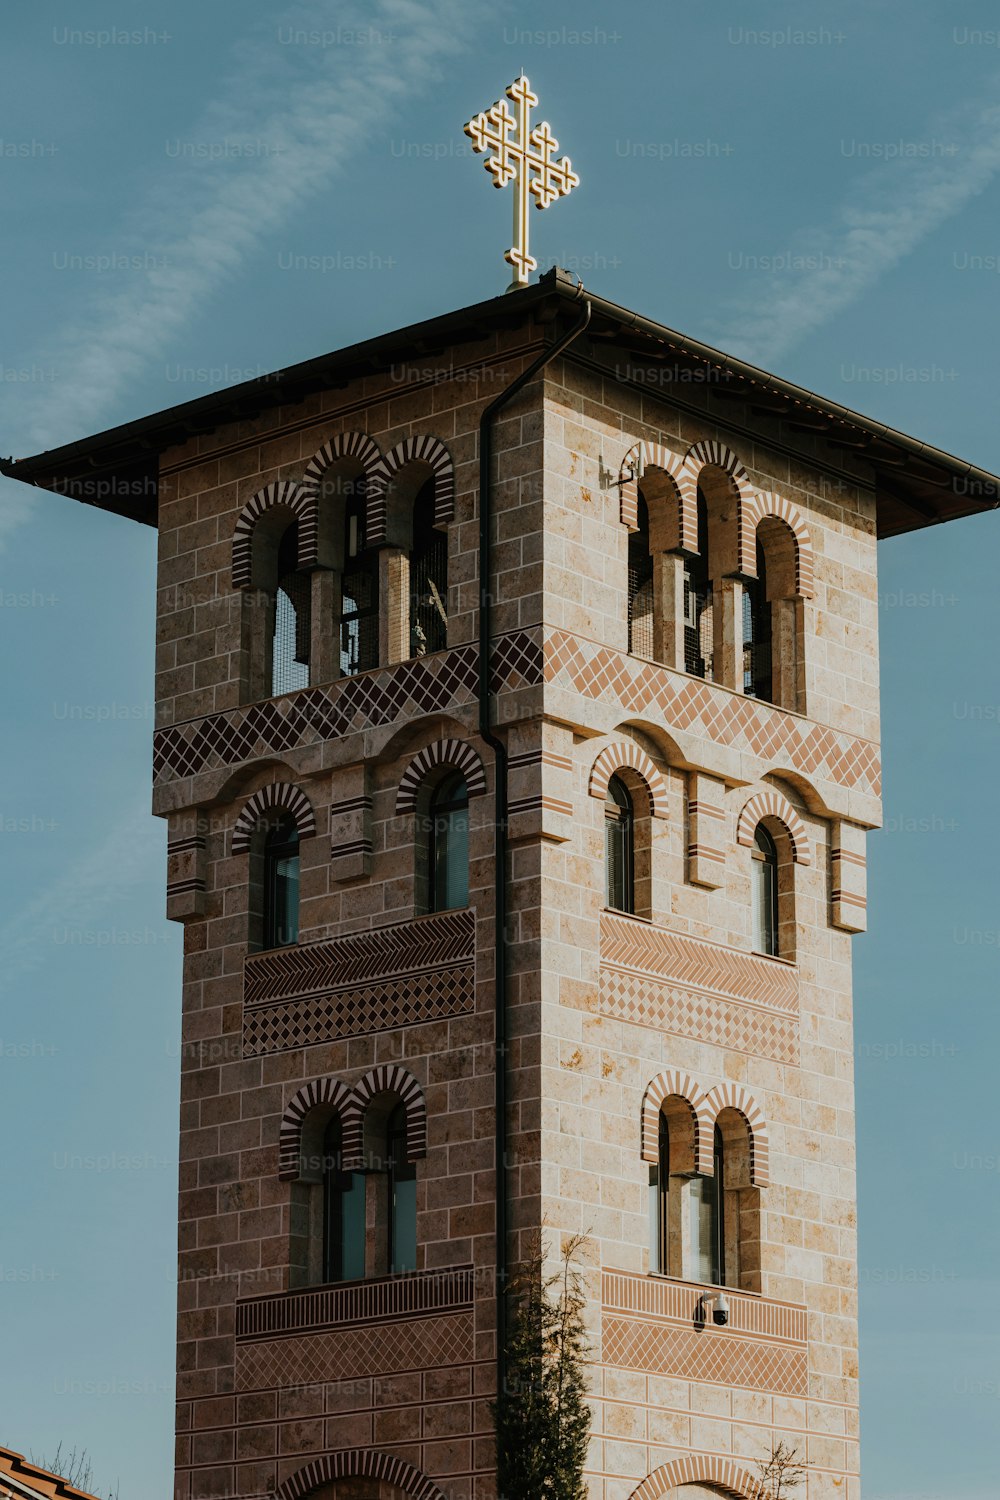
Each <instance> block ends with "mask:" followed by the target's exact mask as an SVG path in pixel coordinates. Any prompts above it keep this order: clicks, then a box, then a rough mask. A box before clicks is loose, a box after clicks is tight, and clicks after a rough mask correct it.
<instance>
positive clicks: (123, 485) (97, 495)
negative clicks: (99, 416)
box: [0, 269, 1000, 537]
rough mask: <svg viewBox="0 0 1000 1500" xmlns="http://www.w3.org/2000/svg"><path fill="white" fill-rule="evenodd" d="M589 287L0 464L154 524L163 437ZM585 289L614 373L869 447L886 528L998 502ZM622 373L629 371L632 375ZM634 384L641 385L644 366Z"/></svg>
mask: <svg viewBox="0 0 1000 1500" xmlns="http://www.w3.org/2000/svg"><path fill="white" fill-rule="evenodd" d="M580 295H581V289H580V287H579V286H578V284H577V283H576V282H575V281H574V280H573V278H572V277H571V276H569V275H568V274H567V273H566V272H565V271H560V270H558V269H553V270H552V271H549V272H547V273H546V274H545V275H544V276H542V277H541V278H540V280H539V281H538V282H537V283H535V284H534V285H532V286H528V287H525V288H523V289H522V290H518V291H513V292H507V293H505V294H504V295H502V296H499V297H494V298H491V299H490V300H489V301H487V302H480V303H477V304H476V305H474V306H472V307H464V308H460V309H458V310H457V311H454V312H450V313H444V314H442V315H440V316H439V317H436V318H430V319H428V320H427V321H425V322H423V323H414V324H411V325H410V326H408V327H406V328H400V329H396V330H394V331H393V332H391V333H384V334H380V335H379V336H378V337H377V338H372V339H366V340H364V342H362V343H360V344H351V345H348V346H347V347H346V348H344V349H336V350H333V351H332V352H331V353H329V354H322V355H319V356H318V357H317V358H315V359H310V360H305V361H304V362H302V363H301V364H297V365H292V366H290V367H288V368H287V369H282V370H277V371H274V372H273V373H272V374H269V375H262V376H258V377H257V378H256V379H253V380H248V381H245V382H243V383H242V384H240V385H235V386H229V387H227V388H226V389H224V390H220V391H213V392H211V393H209V394H208V395H205V396H199V397H198V398H197V399H196V400H193V401H185V402H183V403H182V404H181V405H179V406H172V407H168V408H166V409H165V410H164V411H159V412H154V413H152V414H151V415H150V416H146V417H140V418H138V419H137V420H136V421H133V422H126V423H124V424H122V425H121V426H119V427H112V428H109V429H108V430H107V431H106V432H99V433H95V434H94V435H93V436H92V437H86V438H81V439H79V440H77V441H76V442H73V443H66V444H64V445H63V446H62V447H59V448H51V449H48V450H47V451H45V452H43V453H38V454H35V455H34V456H33V457H30V458H21V459H0V473H3V474H5V475H7V476H8V477H9V478H12V479H20V480H23V481H24V482H25V483H26V484H33V485H37V486H40V487H41V488H43V489H48V490H52V491H53V492H54V493H56V494H61V495H67V496H69V497H71V498H76V499H80V500H83V501H85V502H86V503H88V504H92V505H97V506H98V507H99V508H100V509H102V510H108V511H112V512H114V513H116V514H119V515H124V516H129V517H131V518H132V519H133V520H138V521H142V522H144V523H146V524H147V525H152V526H155V525H156V518H157V503H156V482H157V473H158V458H159V455H160V454H161V453H162V452H163V451H164V450H166V449H168V448H171V447H174V446H175V445H177V444H178V443H182V442H185V441H187V440H188V439H189V438H191V437H194V436H197V435H200V434H205V433H208V432H211V431H212V430H213V429H214V428H217V427H220V426H222V425H224V424H226V423H230V422H236V421H241V420H246V419H247V418H253V417H256V416H259V415H260V413H261V412H262V411H265V410H268V409H273V408H274V407H278V406H291V405H294V404H295V403H296V402H299V401H302V400H303V399H304V398H306V397H307V396H309V395H312V394H314V393H315V392H317V391H321V390H329V389H330V388H331V387H337V386H344V385H347V384H348V383H349V382H350V381H351V380H355V379H358V378H360V377H363V376H371V375H374V374H378V373H379V372H380V371H384V370H387V369H389V368H390V367H391V366H393V365H395V364H398V363H399V362H400V361H401V360H404V359H407V358H409V359H412V358H413V356H414V355H416V356H418V357H421V358H424V359H429V358H434V357H436V356H438V355H440V354H442V353H443V352H444V351H445V350H446V349H449V348H454V347H456V346H458V345H461V344H463V343H475V342H478V341H480V340H482V339H483V338H484V337H487V336H488V335H490V334H491V333H494V332H497V331H500V330H505V329H510V328H513V327H516V326H517V325H518V324H521V323H524V322H526V321H527V320H528V319H529V318H532V317H533V318H535V319H537V320H538V321H541V322H546V321H550V322H551V321H555V320H556V319H557V318H558V317H559V315H560V314H561V313H562V312H565V311H569V310H570V305H571V304H573V303H576V302H578V301H579V298H580ZM586 295H587V296H588V298H589V299H590V302H591V306H592V309H593V312H592V318H591V324H590V328H589V330H588V335H587V338H586V339H582V340H580V342H579V344H578V345H577V346H576V347H575V348H574V350H573V351H572V353H571V355H570V356H569V357H570V358H572V359H574V360H583V361H584V362H586V363H588V364H590V365H592V367H593V368H595V369H599V370H602V371H604V373H609V371H608V366H607V363H606V361H605V362H604V363H602V362H601V360H602V355H606V353H607V352H608V351H609V350H610V351H618V352H620V353H623V354H625V355H626V356H627V357H628V358H629V359H632V360H635V361H637V362H638V364H639V365H640V366H641V367H642V368H644V369H646V370H649V371H654V372H655V371H656V370H657V369H659V370H660V371H661V372H663V371H665V372H666V374H667V379H666V380H664V381H663V387H664V388H666V387H667V386H669V396H668V398H667V399H669V401H670V402H671V403H672V404H674V405H680V406H682V407H683V406H685V405H686V406H687V407H688V408H689V410H690V411H691V412H692V413H693V414H695V415H698V416H701V417H709V418H710V419H711V420H714V421H716V422H718V423H719V424H720V425H722V426H724V427H727V428H729V429H730V430H732V431H734V432H739V433H741V434H742V435H744V436H749V437H751V438H753V439H755V440H757V441H761V442H764V443H766V444H767V445H768V446H770V447H772V448H776V449H778V450H784V451H785V452H786V453H788V454H789V455H790V456H792V457H794V458H796V459H799V460H804V461H805V462H807V463H810V464H812V465H813V466H814V467H818V468H822V467H823V460H822V449H817V448H810V449H809V450H808V452H807V451H805V449H804V447H803V438H812V439H818V440H820V442H821V443H822V444H824V445H826V446H827V447H828V448H829V450H830V456H829V467H830V469H831V472H839V471H838V469H837V467H836V465H837V462H838V460H840V458H841V455H842V454H844V453H845V452H846V453H849V454H851V455H853V456H854V457H855V458H857V459H860V460H861V461H862V462H863V463H864V464H865V465H867V466H869V468H870V470H871V475H872V481H873V484H874V489H875V495H876V506H877V524H878V535H879V536H880V537H888V536H896V535H898V534H900V533H902V532H907V531H915V530H918V529H920V528H921V527H924V526H932V525H936V524H937V523H939V522H941V521H952V520H957V519H959V518H960V517H962V516H968V515H978V514H979V513H980V512H982V511H985V510H993V509H996V508H997V506H998V505H1000V478H998V477H997V476H996V475H994V474H990V473H989V472H987V471H986V470H985V469H980V468H978V467H977V466H976V465H975V464H970V463H967V462H966V461H964V460H963V459H960V458H956V457H955V456H954V455H953V454H950V453H946V452H944V451H943V450H942V449H940V448H934V447H932V446H931V445H930V444H928V443H922V442H920V441H919V439H917V438H913V437H909V436H907V434H906V433H903V432H899V431H897V430H896V429H894V428H892V427H888V426H886V424H885V423H884V422H877V421H874V420H873V419H872V418H871V417H866V416H864V415H862V414H861V413H859V412H856V411H852V410H850V409H849V408H848V407H845V406H841V405H840V404H839V402H836V401H830V400H828V399H827V398H826V397H824V396H819V395H816V394H815V392H813V391H808V390H806V389H805V388H804V387H802V386H798V385H794V384H793V383H792V382H791V381H788V380H782V379H781V378H780V376H777V375H772V374H770V373H768V371H766V370H762V369H759V368H758V367H757V366H755V365H750V364H747V363H746V361H744V360H741V359H737V358H735V357H734V356H732V355H729V354H725V353H723V352H722V351H721V350H719V349H713V348H712V347H711V346H710V345H708V344H703V343H700V342H699V341H698V340H697V339H692V338H688V337H687V336H686V335H685V334H682V333H678V332H677V331H676V330H675V329H672V328H667V327H666V326H665V325H664V324H662V323H657V322H655V321H654V320H653V319H652V318H646V317H643V316H642V315H641V314H640V313H636V312H632V311H630V310H629V309H628V308H625V307H620V306H619V305H618V304H617V303H614V302H609V301H607V300H606V299H605V298H603V297H599V296H597V295H596V294H595V293H593V292H590V291H588V292H587V294H586ZM616 378H619V379H624V381H625V383H629V377H628V375H626V376H624V377H623V376H622V375H621V374H617V375H616ZM632 383H635V384H642V382H641V381H640V380H639V379H638V378H636V379H635V380H634V381H633V382H632ZM685 385H687V387H688V388H689V389H690V388H691V387H692V386H694V387H701V388H707V389H708V390H709V391H710V400H711V402H712V405H711V406H706V405H705V404H704V402H702V403H695V402H692V401H686V400H685V397H684V395H683V392H684V389H685ZM646 389H649V383H648V382H647V384H646ZM741 408H744V409H745V408H749V409H750V410H751V411H752V412H753V414H754V415H755V416H757V417H759V418H762V419H765V420H768V421H769V423H770V424H772V425H769V428H768V430H767V431H761V430H760V429H759V427H758V428H756V429H750V428H749V427H748V426H747V422H746V417H745V415H744V412H743V411H741ZM772 434H773V435H772ZM858 478H859V480H860V478H861V476H860V475H859V476H858ZM101 481H104V482H103V483H102V482H101Z"/></svg>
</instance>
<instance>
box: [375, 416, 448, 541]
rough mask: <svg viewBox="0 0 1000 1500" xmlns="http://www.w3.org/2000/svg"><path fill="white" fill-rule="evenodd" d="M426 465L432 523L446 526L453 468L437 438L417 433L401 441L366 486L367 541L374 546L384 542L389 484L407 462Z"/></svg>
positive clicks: (378, 465)
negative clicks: (431, 486)
mask: <svg viewBox="0 0 1000 1500" xmlns="http://www.w3.org/2000/svg"><path fill="white" fill-rule="evenodd" d="M418 462H419V463H425V464H427V465H429V467H430V469H431V472H432V474H433V476H434V524H435V526H446V525H447V524H448V522H449V521H451V520H452V519H453V518H454V515H455V468H454V465H453V463H452V461H451V454H450V453H449V452H448V450H447V448H446V447H445V445H444V443H442V442H441V440H440V438H436V437H430V436H428V435H426V434H421V435H418V436H416V437H408V438H404V439H403V441H402V442H401V443H397V444H396V446H395V448H392V449H391V450H390V451H389V452H388V453H387V454H386V455H385V457H384V458H382V459H380V460H379V462H378V464H377V465H376V466H375V468H374V470H373V471H372V475H371V479H370V481H369V484H368V542H369V545H370V546H373V547H378V546H380V545H382V544H383V543H384V542H385V540H386V522H387V513H386V501H387V495H388V490H389V484H390V482H391V480H392V479H393V477H394V476H395V475H396V474H398V473H399V471H400V470H401V469H403V468H405V467H406V465H407V464H411V463H418Z"/></svg>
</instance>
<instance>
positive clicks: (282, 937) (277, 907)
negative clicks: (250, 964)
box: [262, 814, 299, 948]
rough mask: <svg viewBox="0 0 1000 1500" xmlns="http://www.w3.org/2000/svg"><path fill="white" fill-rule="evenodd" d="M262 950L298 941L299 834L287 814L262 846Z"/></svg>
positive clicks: (292, 819)
mask: <svg viewBox="0 0 1000 1500" xmlns="http://www.w3.org/2000/svg"><path fill="white" fill-rule="evenodd" d="M262 937H263V945H264V947H265V948H286V947H288V946H289V944H291V943H297V942H298V940H299V830H298V827H297V826H296V823H295V819H294V818H292V817H291V816H289V815H288V814H286V815H285V816H284V817H283V818H282V819H281V821H280V822H279V823H278V824H277V825H276V827H274V828H272V830H271V832H270V833H269V834H268V835H267V840H266V842H265V845H264V924H263V934H262Z"/></svg>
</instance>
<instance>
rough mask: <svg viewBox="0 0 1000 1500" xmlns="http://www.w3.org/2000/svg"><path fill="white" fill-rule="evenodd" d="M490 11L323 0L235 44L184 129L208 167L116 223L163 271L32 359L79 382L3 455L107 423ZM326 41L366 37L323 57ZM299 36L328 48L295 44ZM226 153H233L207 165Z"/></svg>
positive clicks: (28, 409) (41, 404) (167, 186)
mask: <svg viewBox="0 0 1000 1500" xmlns="http://www.w3.org/2000/svg"><path fill="white" fill-rule="evenodd" d="M481 14H482V11H481V7H480V5H479V4H477V3H470V0H373V3H371V4H369V5H365V6H364V8H361V7H360V6H359V7H358V8H357V9H355V8H353V7H351V6H350V5H341V4H339V3H334V0H319V3H308V4H300V5H295V6H292V7H290V8H288V9H286V10H284V11H281V12H275V13H274V14H273V15H272V16H271V17H270V18H269V21H268V24H267V25H266V27H262V26H260V25H257V26H255V27H254V28H253V30H252V31H250V32H249V33H248V34H247V35H246V36H245V37H244V38H242V39H241V40H240V41H238V42H237V43H236V44H235V45H234V48H233V53H232V65H231V67H230V69H229V71H228V73H227V75H226V77H225V79H224V81H223V83H222V86H221V89H220V93H219V96H218V98H217V99H215V100H214V101H212V102H211V103H210V104H208V105H207V106H206V107H204V108H203V109H202V112H201V115H200V117H199V118H197V119H196V120H194V121H192V122H191V123H190V125H189V127H188V131H187V136H186V139H187V140H188V141H190V143H191V144H192V145H193V146H194V147H198V146H199V145H200V146H201V147H202V148H203V154H202V155H200V156H198V157H194V158H192V157H190V156H188V157H183V156H182V157H179V158H175V159H169V158H168V157H167V156H166V155H165V156H164V168H163V171H162V172H161V173H159V174H158V175H157V177H156V179H155V180H153V181H151V182H150V184H149V186H148V187H147V190H146V192H145V194H144V195H143V197H142V198H141V200H140V201H139V202H138V203H137V204H136V205H135V207H134V208H133V209H132V210H131V211H130V212H129V213H127V214H123V215H122V221H121V224H120V225H119V232H117V233H116V235H115V244H116V246H118V245H121V246H122V252H123V253H128V252H130V251H132V250H134V253H135V254H136V255H138V256H141V257H142V256H146V255H147V254H148V252H149V249H150V247H151V246H155V254H154V255H152V256H150V257H149V259H150V260H151V261H153V262H155V263H154V264H151V265H149V266H148V267H144V268H143V269H140V270H139V271H138V272H136V273H130V275H129V276H127V277H119V278H117V284H116V285H114V286H113V287H111V288H109V289H107V290H97V291H95V292H94V293H93V294H92V295H91V296H90V297H89V298H88V299H87V301H86V302H84V303H81V306H80V308H79V311H78V314H77V316H76V317H75V318H74V319H73V320H72V321H71V322H70V324H69V325H68V326H65V325H64V326H63V327H62V328H61V329H60V331H59V333H58V335H57V336H56V337H55V338H53V339H51V340H50V341H48V344H47V347H45V348H39V349H35V350H33V351H32V357H33V358H35V359H37V360H38V361H39V362H43V361H44V362H45V363H46V364H52V365H54V366H55V367H56V368H58V369H60V370H65V371H67V372H72V379H70V378H67V379H66V380H65V381H63V382H61V383H60V384H59V385H58V386H54V387H51V388H50V389H49V390H47V391H44V392H43V391H41V390H40V389H38V388H37V387H36V388H35V389H34V390H32V391H25V393H24V395H23V397H22V402H21V404H15V402H14V401H13V400H11V401H8V402H7V404H6V406H5V418H4V427H5V447H9V446H11V444H14V445H15V451H16V452H17V453H31V452H35V451H37V450H40V449H42V448H45V447H52V446H53V445H55V444H57V443H61V442H66V441H69V440H70V439H71V438H73V437H77V436H82V435H83V434H84V433H86V432H88V431H93V430H95V428H100V426H101V425H102V424H106V423H107V422H108V420H109V418H108V413H109V411H110V410H113V408H114V403H115V401H116V398H117V397H118V396H119V395H120V393H121V392H122V391H124V390H127V388H128V386H129V384H130V382H132V381H133V380H135V379H136V377H137V376H139V375H140V374H141V373H142V372H143V371H144V370H146V369H148V368H149V367H150V364H151V362H152V361H153V360H154V359H156V358H157V357H162V355H163V353H164V351H165V350H168V349H169V348H170V347H171V345H172V343H173V341H174V340H175V339H176V338H177V337H178V335H179V334H181V333H182V331H183V330H184V329H186V328H188V327H190V326H191V325H192V324H193V323H194V321H195V319H196V318H197V317H198V316H199V315H200V314H201V313H202V312H203V311H204V309H205V307H206V306H207V304H208V303H209V301H210V299H211V297H212V295H213V293H215V292H216V291H217V290H218V289H219V288H220V287H221V286H222V285H223V284H224V283H225V282H226V281H228V280H229V279H231V278H232V277H233V276H235V275H236V274H237V273H238V272H239V271H240V270H241V269H242V268H243V267H244V266H245V265H246V263H247V262H248V261H250V260H251V259H252V257H253V256H254V254H255V253H256V252H257V250H258V249H259V247H260V246H261V244H262V242H263V241H264V240H265V238H266V237H267V236H268V235H270V234H272V233H273V232H274V231H275V230H276V229H279V228H280V227H281V225H282V224H285V223H288V222H289V221H291V220H292V219H293V216H294V214H295V213H296V211H297V209H298V208H299V207H300V205H301V204H303V203H304V202H305V201H306V200H307V199H309V198H310V197H311V196H312V195H314V194H316V193H318V192H320V191H321V190H322V189H324V188H325V187H327V186H328V185H329V184H330V183H331V182H332V181H333V180H334V178H335V177H336V175H337V174H338V173H339V172H341V171H342V170H343V169H344V167H345V166H346V165H347V164H348V163H349V162H350V161H351V160H352V158H354V157H355V156H357V155H358V154H359V153H360V152H361V151H362V150H363V149H364V148H365V144H366V141H367V139H368V138H370V137H371V136H372V135H373V134H379V133H384V131H385V127H386V121H387V120H390V119H392V118H394V117H395V116H396V115H397V114H398V113H399V111H400V110H401V109H402V108H403V107H404V106H405V105H406V104H407V103H408V102H409V101H410V100H411V99H412V98H414V97H416V96H417V95H419V93H420V92H422V91H424V90H427V89H429V88H430V87H431V86H432V85H433V83H434V82H435V81H436V80H437V79H439V78H440V76H441V75H442V70H443V66H444V64H445V63H446V62H447V60H448V59H449V58H452V57H454V56H455V54H456V53H457V52H459V51H460V50H461V49H462V48H463V47H464V46H465V45H466V44H467V42H468V41H469V40H470V39H471V36H472V33H473V30H474V27H475V25H476V22H477V20H478V19H480V17H481ZM234 15H235V12H234ZM324 32H325V33H326V34H327V35H328V36H329V35H330V34H336V35H338V36H340V37H341V38H344V37H346V36H348V34H349V33H351V32H355V33H362V34H365V35H366V36H367V37H368V40H367V41H366V42H365V43H364V44H361V45H357V44H354V45H352V44H350V43H348V44H345V45H330V44H326V45H324V44H323V42H322V40H321V38H322V35H323V33H324ZM302 33H306V34H307V35H308V34H309V33H318V34H319V38H320V39H318V40H317V41H315V42H312V43H310V42H309V41H305V42H302V41H299V42H295V41H294V40H287V38H290V37H294V36H295V34H299V35H301V34H302ZM283 37H284V38H286V40H284V41H283V40H282V38H283ZM178 134H179V135H181V134H183V132H182V131H179V132H178ZM222 142H224V143H225V150H226V155H225V156H224V157H222V158H221V159H218V160H212V159H211V155H210V154H208V153H209V151H210V149H211V147H212V146H213V144H214V145H215V146H216V147H218V144H219V143H222ZM357 211H358V205H357V203H355V202H353V201H352V202H351V203H350V204H345V207H344V227H345V230H346V229H347V228H348V227H350V228H352V229H353V228H356V215H357ZM13 488H14V487H13V486H10V485H8V486H5V490H6V498H8V499H9V500H10V502H11V505H12V506H13V509H12V510H11V511H8V513H7V515H6V517H5V519H4V521H0V540H2V537H3V529H7V530H9V529H10V527H11V526H12V525H16V524H18V523H19V522H20V520H21V519H23V517H24V515H25V514H26V512H27V510H28V509H29V508H30V501H28V500H26V499H24V498H21V499H20V502H19V503H18V501H17V500H16V499H15V498H14V496H13V495H12V493H11V492H12V490H13Z"/></svg>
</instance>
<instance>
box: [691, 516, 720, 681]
mask: <svg viewBox="0 0 1000 1500" xmlns="http://www.w3.org/2000/svg"><path fill="white" fill-rule="evenodd" d="M713 629H714V625H713V609H712V582H711V578H710V576H709V565H708V506H707V504H706V501H705V496H704V495H703V494H702V492H701V490H700V489H699V491H698V556H697V557H689V558H687V559H686V560H685V563H684V670H685V672H690V673H691V674H692V676H694V677H707V678H709V679H710V678H711V676H712V655H713V651H714V641H713V635H712V633H713Z"/></svg>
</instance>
